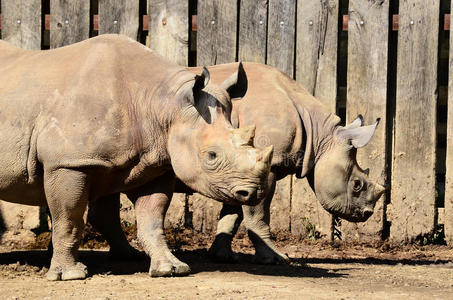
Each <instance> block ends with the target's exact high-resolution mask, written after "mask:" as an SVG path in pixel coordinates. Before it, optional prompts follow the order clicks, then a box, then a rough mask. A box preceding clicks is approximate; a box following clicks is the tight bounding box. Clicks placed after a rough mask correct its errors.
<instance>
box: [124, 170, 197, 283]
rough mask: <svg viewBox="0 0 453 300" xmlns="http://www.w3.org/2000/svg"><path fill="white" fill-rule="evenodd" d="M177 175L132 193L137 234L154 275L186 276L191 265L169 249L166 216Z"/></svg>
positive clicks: (167, 176) (163, 178)
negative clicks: (165, 224)
mask: <svg viewBox="0 0 453 300" xmlns="http://www.w3.org/2000/svg"><path fill="white" fill-rule="evenodd" d="M173 187H174V175H173V174H170V175H165V176H161V177H160V178H158V179H156V180H155V181H153V183H152V186H151V187H149V188H147V189H146V190H142V191H140V192H139V194H138V195H131V197H130V198H131V199H133V202H134V203H135V214H136V216H137V235H138V239H139V241H140V243H141V244H142V246H143V249H144V250H145V252H146V253H147V254H148V255H149V256H150V257H151V266H150V269H149V274H150V275H151V276H152V277H159V276H175V275H186V274H188V273H190V268H189V266H188V265H187V264H185V263H183V262H181V261H179V260H178V259H177V258H176V257H175V256H174V255H173V254H172V253H171V251H170V249H168V245H167V242H166V240H165V235H164V218H165V214H166V212H167V209H168V206H169V204H170V199H171V196H172V193H173Z"/></svg>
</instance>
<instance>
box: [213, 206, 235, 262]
mask: <svg viewBox="0 0 453 300" xmlns="http://www.w3.org/2000/svg"><path fill="white" fill-rule="evenodd" d="M243 218H244V217H243V214H242V208H241V207H240V206H232V205H228V204H223V206H222V210H221V211H220V220H219V222H218V224H217V233H216V236H215V240H214V242H213V243H212V245H211V248H210V249H209V255H210V256H211V257H212V258H213V259H214V260H215V261H218V262H223V263H225V262H226V263H231V262H236V261H237V257H236V256H235V255H234V253H233V250H231V241H232V240H233V237H234V236H235V235H236V232H237V230H238V228H239V225H240V224H241V222H242V220H243Z"/></svg>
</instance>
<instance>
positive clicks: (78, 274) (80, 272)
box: [46, 262, 88, 281]
mask: <svg viewBox="0 0 453 300" xmlns="http://www.w3.org/2000/svg"><path fill="white" fill-rule="evenodd" d="M87 276H88V270H87V267H86V266H85V265H84V264H82V263H79V262H78V263H76V264H75V265H74V266H71V267H54V268H50V269H49V271H48V272H47V274H46V278H47V280H49V281H60V280H77V279H85V278H86V277H87Z"/></svg>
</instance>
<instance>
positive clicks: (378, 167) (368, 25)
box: [341, 0, 389, 240]
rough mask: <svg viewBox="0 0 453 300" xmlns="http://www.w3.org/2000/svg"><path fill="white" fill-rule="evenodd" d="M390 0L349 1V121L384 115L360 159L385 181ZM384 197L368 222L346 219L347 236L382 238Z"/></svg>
mask: <svg viewBox="0 0 453 300" xmlns="http://www.w3.org/2000/svg"><path fill="white" fill-rule="evenodd" d="M388 24H389V0H380V1H361V0H351V1H349V32H348V71H347V74H348V77H347V105H346V111H347V118H346V119H347V122H348V123H349V122H351V121H353V120H354V119H355V118H356V117H357V115H358V114H362V115H363V117H364V120H365V124H367V125H369V124H372V123H374V122H375V121H376V119H377V118H381V122H380V123H379V127H378V129H377V130H376V132H375V134H374V136H373V139H372V140H371V142H370V143H369V144H368V145H367V146H366V147H365V148H363V149H359V150H358V151H357V162H358V164H359V166H361V167H362V168H363V169H366V168H370V178H371V179H372V180H375V181H377V182H379V183H381V184H383V183H384V180H385V178H386V121H387V120H386V108H387V60H388V54H387V53H388V45H389V43H388V37H389V30H388ZM384 201H385V199H384V197H381V199H380V200H379V201H378V202H377V203H376V207H375V209H374V214H373V216H372V217H371V218H370V219H369V220H368V221H367V222H366V223H350V222H347V221H342V226H341V231H342V236H343V238H344V239H372V240H378V239H380V238H381V232H382V229H383V225H384V210H383V208H384Z"/></svg>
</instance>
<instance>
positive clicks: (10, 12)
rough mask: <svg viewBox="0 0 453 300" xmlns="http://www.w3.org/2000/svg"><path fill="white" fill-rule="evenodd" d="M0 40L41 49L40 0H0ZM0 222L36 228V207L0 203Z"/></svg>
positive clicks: (26, 228)
mask: <svg viewBox="0 0 453 300" xmlns="http://www.w3.org/2000/svg"><path fill="white" fill-rule="evenodd" d="M0 5H1V12H2V18H1V22H2V29H1V32H2V39H3V40H4V41H6V42H8V43H10V44H12V45H14V46H16V47H20V48H23V49H28V50H39V49H41V0H1V1H0ZM0 223H2V225H4V226H5V228H6V229H7V230H9V229H11V230H25V231H28V230H30V229H33V228H36V227H39V207H37V206H26V205H20V204H14V203H8V202H1V203H0Z"/></svg>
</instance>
